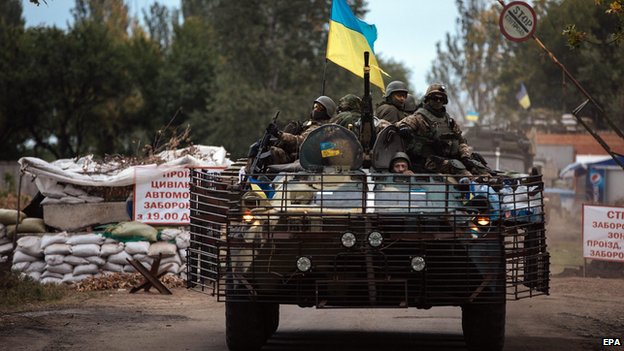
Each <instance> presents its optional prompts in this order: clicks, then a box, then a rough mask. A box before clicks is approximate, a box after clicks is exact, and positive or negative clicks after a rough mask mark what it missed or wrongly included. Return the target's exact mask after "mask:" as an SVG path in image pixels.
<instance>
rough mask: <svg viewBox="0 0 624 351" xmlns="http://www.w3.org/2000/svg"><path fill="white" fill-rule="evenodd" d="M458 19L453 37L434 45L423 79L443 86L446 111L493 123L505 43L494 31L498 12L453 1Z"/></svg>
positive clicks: (473, 0)
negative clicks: (474, 113)
mask: <svg viewBox="0 0 624 351" xmlns="http://www.w3.org/2000/svg"><path fill="white" fill-rule="evenodd" d="M457 7H458V12H459V18H458V20H457V28H456V32H455V33H454V34H448V33H447V35H446V39H445V42H444V45H443V44H441V43H438V44H437V47H436V51H437V58H436V60H435V61H434V63H433V64H432V67H431V71H430V73H429V74H428V76H427V79H428V80H429V81H432V82H434V81H437V82H441V83H444V84H447V85H448V86H449V87H448V91H449V95H450V96H449V98H450V109H451V110H453V111H455V113H457V114H459V116H462V117H463V116H465V115H466V111H467V109H474V110H475V111H477V112H478V113H479V115H480V118H481V120H482V121H488V122H492V121H494V120H496V119H497V116H496V114H495V113H494V111H495V108H494V103H493V102H494V97H495V96H496V94H497V85H496V77H497V76H498V74H499V71H500V69H501V66H502V65H503V60H502V59H503V53H504V51H505V49H506V43H505V42H504V39H503V37H502V35H500V31H499V29H498V13H499V10H498V9H497V8H496V6H495V5H489V3H486V2H485V1H483V0H457Z"/></svg>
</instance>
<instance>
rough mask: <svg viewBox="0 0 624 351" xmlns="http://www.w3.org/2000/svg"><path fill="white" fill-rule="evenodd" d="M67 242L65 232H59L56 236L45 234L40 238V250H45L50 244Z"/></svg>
mask: <svg viewBox="0 0 624 351" xmlns="http://www.w3.org/2000/svg"><path fill="white" fill-rule="evenodd" d="M66 242H67V232H61V233H58V234H54V235H52V234H46V235H44V236H42V237H41V248H42V249H45V248H46V247H48V246H50V245H52V244H65V243H66Z"/></svg>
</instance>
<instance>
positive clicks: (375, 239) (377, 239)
mask: <svg viewBox="0 0 624 351" xmlns="http://www.w3.org/2000/svg"><path fill="white" fill-rule="evenodd" d="M368 243H369V244H370V246H372V247H379V246H381V244H382V243H383V235H381V233H380V232H371V233H370V234H368Z"/></svg>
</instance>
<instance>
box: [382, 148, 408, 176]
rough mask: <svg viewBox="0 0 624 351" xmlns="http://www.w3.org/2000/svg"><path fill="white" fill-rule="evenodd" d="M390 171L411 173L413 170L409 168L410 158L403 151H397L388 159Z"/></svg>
mask: <svg viewBox="0 0 624 351" xmlns="http://www.w3.org/2000/svg"><path fill="white" fill-rule="evenodd" d="M388 170H389V171H390V173H400V174H408V175H412V174H414V172H412V171H411V170H410V159H409V156H407V154H406V153H404V152H397V153H396V154H394V156H393V157H392V160H390V167H389V169H388Z"/></svg>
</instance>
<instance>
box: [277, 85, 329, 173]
mask: <svg viewBox="0 0 624 351" xmlns="http://www.w3.org/2000/svg"><path fill="white" fill-rule="evenodd" d="M335 113H336V103H335V102H334V100H332V99H331V98H329V97H327V96H319V97H318V98H317V99H316V100H314V104H313V105H312V112H311V113H310V115H311V116H310V119H309V120H308V121H306V122H305V123H304V124H303V127H302V128H301V129H300V130H299V131H298V133H295V134H291V133H287V132H283V131H281V130H279V128H278V127H277V125H275V124H274V123H271V124H270V125H269V126H268V127H267V131H268V132H269V133H270V134H271V135H273V136H274V137H275V138H277V140H278V143H277V145H276V146H272V147H271V158H272V162H271V163H272V164H283V163H290V162H294V161H295V160H296V159H297V158H298V153H299V146H300V145H301V143H303V140H305V138H306V137H307V136H308V134H310V133H311V132H312V131H313V130H315V129H316V128H318V127H320V126H322V125H323V124H326V123H328V122H329V120H330V119H331V118H332V117H334V115H335Z"/></svg>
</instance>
